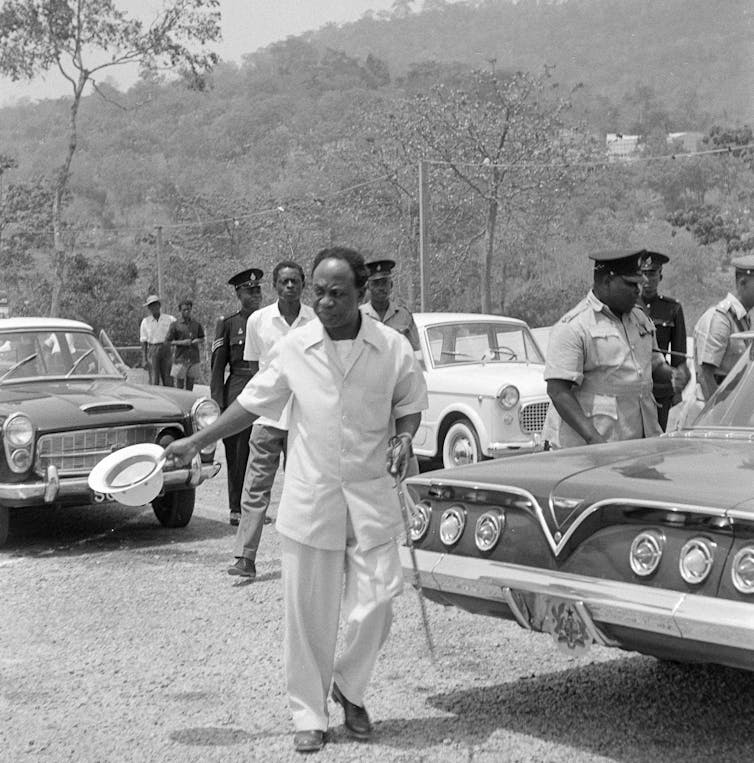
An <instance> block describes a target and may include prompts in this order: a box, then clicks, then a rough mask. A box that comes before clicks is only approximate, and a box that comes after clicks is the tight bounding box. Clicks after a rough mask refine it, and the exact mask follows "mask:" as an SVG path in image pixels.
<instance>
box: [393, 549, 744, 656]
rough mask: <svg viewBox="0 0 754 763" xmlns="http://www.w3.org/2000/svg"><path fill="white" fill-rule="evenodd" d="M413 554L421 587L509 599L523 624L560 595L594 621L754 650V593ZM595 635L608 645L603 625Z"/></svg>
mask: <svg viewBox="0 0 754 763" xmlns="http://www.w3.org/2000/svg"><path fill="white" fill-rule="evenodd" d="M400 554H401V563H402V564H403V568H404V570H405V571H406V573H407V576H408V574H409V572H410V573H411V575H413V567H412V566H411V556H410V553H409V550H408V548H406V547H405V546H402V547H401V549H400ZM416 559H417V566H418V568H419V575H420V580H421V583H422V586H423V587H426V588H428V589H431V590H436V591H441V592H443V593H447V594H460V595H463V596H470V597H473V598H477V599H486V600H489V601H494V602H500V603H502V604H505V605H506V606H508V608H509V609H510V610H511V613H512V614H513V616H514V617H515V619H516V620H517V621H518V623H519V625H521V626H522V627H524V628H532V629H534V630H541V627H540V625H541V621H540V620H539V618H538V616H537V612H536V610H537V609H538V604H540V603H544V602H545V601H546V600H548V599H558V600H562V601H567V602H570V603H571V604H573V605H574V607H575V608H576V609H580V610H582V611H583V610H584V608H586V611H587V612H586V613H585V614H587V613H588V616H590V617H591V620H592V621H593V622H594V623H599V624H606V625H615V626H621V627H624V628H631V629H633V630H636V631H644V632H648V633H657V634H662V635H664V636H672V637H675V638H683V639H689V640H692V641H700V642H704V643H709V644H719V645H721V646H728V647H735V648H739V649H745V650H750V651H752V650H754V597H753V598H752V601H751V602H740V601H732V600H730V599H717V598H714V599H713V598H710V597H709V596H698V595H695V594H690V593H682V592H679V591H671V590H668V589H664V588H652V587H650V586H642V585H636V584H634V583H624V582H620V581H615V580H602V579H600V578H593V577H587V576H584V575H571V574H567V573H563V572H556V571H549V570H539V569H536V568H534V567H524V566H522V565H517V564H501V563H500V562H493V561H490V560H485V559H474V558H469V557H464V556H455V555H452V554H441V553H437V552H433V551H422V550H421V549H416ZM409 579H412V578H409ZM527 602H528V604H527ZM532 603H533V606H531V605H532ZM594 640H595V641H597V642H598V643H607V645H610V644H609V640H607V639H604V638H602V634H601V633H600V632H599V630H597V632H596V633H595V634H594Z"/></svg>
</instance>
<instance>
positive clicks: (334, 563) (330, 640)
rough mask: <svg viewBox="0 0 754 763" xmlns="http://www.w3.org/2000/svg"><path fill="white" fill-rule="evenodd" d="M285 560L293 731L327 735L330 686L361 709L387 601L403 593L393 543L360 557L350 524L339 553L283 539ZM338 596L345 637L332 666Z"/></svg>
mask: <svg viewBox="0 0 754 763" xmlns="http://www.w3.org/2000/svg"><path fill="white" fill-rule="evenodd" d="M282 553H283V558H282V574H283V595H284V601H285V641H284V654H285V669H286V679H287V684H288V701H289V703H290V708H291V715H292V716H293V725H294V727H295V729H296V730H297V731H304V730H307V729H320V730H322V731H325V730H326V729H327V725H328V711H327V695H328V693H329V691H330V686H331V683H332V681H333V680H334V681H335V682H336V683H337V684H338V687H339V688H340V690H341V691H342V692H343V694H344V696H345V697H346V698H347V699H348V700H350V701H351V702H353V703H354V704H356V705H361V706H363V705H364V693H365V691H366V687H367V683H368V682H369V678H370V676H371V674H372V670H373V668H374V665H375V662H376V660H377V654H378V652H379V650H380V647H381V646H382V645H383V644H384V643H385V640H386V639H387V636H388V633H389V632H390V625H391V623H392V620H393V607H392V599H393V597H394V596H397V595H398V594H400V592H401V590H402V588H403V572H402V570H401V564H400V559H399V557H398V548H397V546H396V544H395V543H393V542H391V543H386V544H384V545H382V546H378V547H377V548H372V549H370V550H369V551H366V552H365V551H362V550H361V548H360V547H359V545H358V544H357V542H356V539H355V538H354V537H353V531H352V528H351V527H350V521H349V533H348V539H347V546H346V548H345V549H344V550H342V551H325V550H322V549H318V548H313V547H312V546H306V545H304V544H302V543H298V542H296V541H294V540H291V539H290V538H287V537H285V536H283V537H282ZM344 576H345V590H344V583H343V578H344ZM341 594H342V602H343V606H342V609H343V620H344V623H345V632H344V642H343V648H342V650H341V654H340V655H339V656H338V659H337V660H335V645H336V641H337V636H338V623H339V618H340V612H341Z"/></svg>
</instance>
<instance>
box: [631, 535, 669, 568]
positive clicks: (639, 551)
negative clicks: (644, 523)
mask: <svg viewBox="0 0 754 763" xmlns="http://www.w3.org/2000/svg"><path fill="white" fill-rule="evenodd" d="M664 548H665V536H664V535H663V534H662V533H661V532H660V531H659V530H644V531H643V532H640V533H639V534H638V535H637V536H636V537H635V538H634V542H633V543H632V544H631V551H630V552H629V557H628V558H629V563H630V565H631V569H632V570H633V571H634V573H635V574H636V575H639V576H640V577H643V578H645V577H647V576H648V575H651V574H652V573H653V572H655V570H656V569H657V568H658V567H659V566H660V560H661V559H662V551H663V549H664Z"/></svg>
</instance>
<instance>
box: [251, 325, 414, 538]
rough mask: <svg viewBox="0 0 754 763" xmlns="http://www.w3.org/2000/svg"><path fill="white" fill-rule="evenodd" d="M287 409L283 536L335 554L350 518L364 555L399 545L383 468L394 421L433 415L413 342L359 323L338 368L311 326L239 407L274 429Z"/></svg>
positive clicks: (280, 353) (396, 510) (286, 342)
mask: <svg viewBox="0 0 754 763" xmlns="http://www.w3.org/2000/svg"><path fill="white" fill-rule="evenodd" d="M289 399H292V406H291V412H290V422H289V424H290V426H289V435H288V456H287V463H286V472H285V483H284V485H283V495H282V497H281V500H280V506H279V508H278V518H277V530H278V532H280V533H282V534H283V535H285V536H287V537H289V538H292V539H293V540H295V541H297V542H299V543H304V544H306V545H309V546H313V547H314V548H320V549H326V550H331V551H339V550H342V549H344V548H345V546H346V526H347V519H348V517H349V516H350V519H351V522H352V524H353V528H354V532H355V534H356V539H357V542H358V543H359V545H360V546H361V547H362V549H363V550H364V551H368V550H369V549H370V548H374V547H376V546H379V545H382V544H383V543H387V542H388V541H390V540H391V539H394V538H396V537H397V536H398V534H399V533H400V532H401V528H402V519H401V515H400V506H399V504H398V498H397V495H396V492H395V489H394V487H393V479H392V477H390V476H389V475H388V473H387V467H386V449H387V441H388V437H389V429H390V426H391V417H392V418H395V419H399V418H401V417H403V416H406V415H409V414H412V413H419V412H421V411H423V410H424V409H426V407H427V388H426V385H425V383H424V375H423V374H422V372H421V369H420V368H419V366H418V364H417V362H416V360H415V358H414V354H413V351H412V350H411V347H410V345H409V344H408V342H406V341H405V340H404V339H403V337H402V336H401V335H400V334H398V332H397V331H394V330H393V329H390V328H387V327H385V326H383V325H382V324H380V323H377V321H373V320H366V319H363V320H362V321H361V327H360V329H359V333H358V335H357V336H356V338H355V340H354V343H353V347H352V348H351V351H350V353H349V354H348V356H347V357H346V359H345V361H341V360H340V358H339V357H338V352H337V350H336V349H335V347H334V343H333V342H332V340H331V339H330V338H329V336H328V335H327V332H326V331H325V329H324V327H323V326H322V324H321V323H320V321H319V320H315V321H311V322H310V323H308V324H306V325H305V326H302V327H301V328H300V329H297V330H296V331H291V332H290V333H289V334H288V335H287V336H285V337H283V338H282V339H281V340H280V341H278V342H277V343H276V344H275V346H274V347H273V349H272V352H271V357H270V361H269V364H268V365H267V367H266V368H265V369H264V370H263V371H260V372H259V373H258V374H256V376H254V377H253V378H252V379H251V381H250V382H249V383H248V384H247V385H246V388H245V389H244V390H243V392H242V393H241V394H240V395H239V397H238V402H239V404H240V405H242V406H243V407H244V408H245V409H246V410H248V411H250V412H252V413H256V414H259V415H262V416H267V417H269V418H272V419H277V418H279V416H280V414H281V413H282V411H283V409H284V408H285V406H286V404H287V403H288V400H289Z"/></svg>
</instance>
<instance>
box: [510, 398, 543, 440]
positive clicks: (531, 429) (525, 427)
mask: <svg viewBox="0 0 754 763" xmlns="http://www.w3.org/2000/svg"><path fill="white" fill-rule="evenodd" d="M549 407H550V403H549V402H548V401H544V402H542V403H530V404H529V405H524V406H522V408H521V410H520V411H519V413H518V421H519V423H520V424H521V431H522V432H526V433H527V434H534V433H535V432H541V431H542V427H544V425H545V416H547V409H548V408H549Z"/></svg>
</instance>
